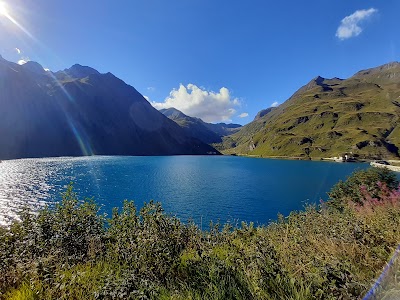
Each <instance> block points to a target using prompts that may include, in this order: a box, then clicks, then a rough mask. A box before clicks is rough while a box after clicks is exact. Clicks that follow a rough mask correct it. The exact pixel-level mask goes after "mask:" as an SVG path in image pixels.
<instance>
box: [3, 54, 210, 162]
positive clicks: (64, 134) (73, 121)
mask: <svg viewBox="0 0 400 300" xmlns="http://www.w3.org/2000/svg"><path fill="white" fill-rule="evenodd" d="M0 107H1V110H0V159H12V158H23V157H48V156H80V155H92V154H98V155H174V154H206V153H207V152H215V149H213V148H212V147H210V146H208V145H206V144H205V143H203V142H201V141H199V140H197V139H195V138H193V137H190V136H188V135H187V134H186V133H185V132H184V130H183V129H182V128H181V127H179V126H178V125H177V124H176V123H175V122H173V121H171V120H170V119H168V118H167V117H165V116H164V115H163V114H161V113H159V112H158V111H157V110H156V109H154V108H153V107H152V106H151V105H150V104H149V102H148V101H146V100H145V99H144V98H143V96H142V95H141V94H140V93H139V92H138V91H136V90H135V89H134V88H133V87H132V86H129V85H127V84H126V83H125V82H123V81H122V80H120V79H118V78H117V77H115V76H114V75H113V74H111V73H106V74H100V73H99V72H98V71H96V70H94V69H92V68H90V67H84V66H81V65H74V66H72V67H71V68H70V69H65V70H64V71H59V72H56V73H52V72H49V71H45V70H43V68H42V66H40V65H39V64H38V63H35V62H28V63H26V64H24V65H21V66H20V65H18V64H15V63H11V62H8V61H6V60H4V59H3V58H1V57H0Z"/></svg>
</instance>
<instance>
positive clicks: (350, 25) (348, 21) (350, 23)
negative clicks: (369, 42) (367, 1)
mask: <svg viewBox="0 0 400 300" xmlns="http://www.w3.org/2000/svg"><path fill="white" fill-rule="evenodd" d="M377 12H378V10H377V9H375V8H370V9H361V10H357V11H355V12H354V13H353V14H351V15H350V16H347V17H345V18H344V19H343V20H342V21H341V22H340V25H339V28H338V29H337V30H336V36H337V37H338V38H339V39H341V40H345V39H349V38H351V37H354V36H358V35H359V34H360V33H361V32H362V31H363V29H362V28H361V27H360V26H359V24H360V22H362V21H364V20H367V19H368V18H370V17H371V16H372V15H373V14H375V13H377Z"/></svg>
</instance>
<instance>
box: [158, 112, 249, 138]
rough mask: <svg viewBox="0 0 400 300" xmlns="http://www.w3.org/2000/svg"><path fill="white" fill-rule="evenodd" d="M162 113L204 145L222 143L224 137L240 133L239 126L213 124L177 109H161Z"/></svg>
mask: <svg viewBox="0 0 400 300" xmlns="http://www.w3.org/2000/svg"><path fill="white" fill-rule="evenodd" d="M160 112H161V113H162V114H164V115H165V116H167V117H168V118H170V119H171V120H173V121H175V122H176V123H177V124H179V126H181V127H182V128H183V129H184V130H185V131H186V133H187V134H188V135H191V136H193V137H195V138H197V139H199V140H201V141H203V142H204V143H207V144H212V143H220V142H222V137H223V136H226V135H230V134H233V133H234V132H236V131H238V130H239V128H240V127H241V125H239V124H225V123H218V124H211V123H206V122H204V121H203V120H201V119H199V118H194V117H189V116H187V115H185V114H184V113H182V112H181V111H179V110H177V109H176V108H173V107H172V108H167V109H161V110H160Z"/></svg>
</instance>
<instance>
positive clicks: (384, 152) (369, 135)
mask: <svg viewBox="0 0 400 300" xmlns="http://www.w3.org/2000/svg"><path fill="white" fill-rule="evenodd" d="M399 119H400V63H398V62H393V63H389V64H386V65H383V66H380V67H377V68H372V69H368V70H364V71H360V72H358V73H356V74H355V75H354V76H352V77H350V78H348V79H346V80H343V79H339V78H332V79H326V78H322V77H319V76H318V77H316V78H314V79H313V80H311V81H310V82H309V83H308V84H307V85H305V86H303V87H302V88H300V89H299V90H298V91H297V92H296V93H295V94H294V95H293V96H292V97H290V98H289V99H288V100H287V101H286V102H285V103H283V104H282V105H280V106H279V107H277V108H275V109H271V110H269V111H262V113H261V114H260V116H259V117H256V119H255V120H254V121H253V122H251V123H249V124H247V125H246V126H244V127H242V129H241V130H240V131H239V132H237V133H236V134H234V135H232V136H230V137H228V138H224V141H223V142H222V143H221V144H220V145H219V146H218V148H219V149H220V150H223V151H224V152H225V153H238V154H248V155H261V156H290V157H304V158H309V157H310V158H314V157H315V158H318V157H331V156H338V155H339V154H342V153H350V152H352V153H353V154H355V155H359V156H360V157H361V158H386V157H399V149H400V122H399Z"/></svg>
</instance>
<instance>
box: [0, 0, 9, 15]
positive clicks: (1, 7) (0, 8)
mask: <svg viewBox="0 0 400 300" xmlns="http://www.w3.org/2000/svg"><path fill="white" fill-rule="evenodd" d="M0 15H3V16H7V15H8V9H7V5H6V4H5V3H4V2H0Z"/></svg>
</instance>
